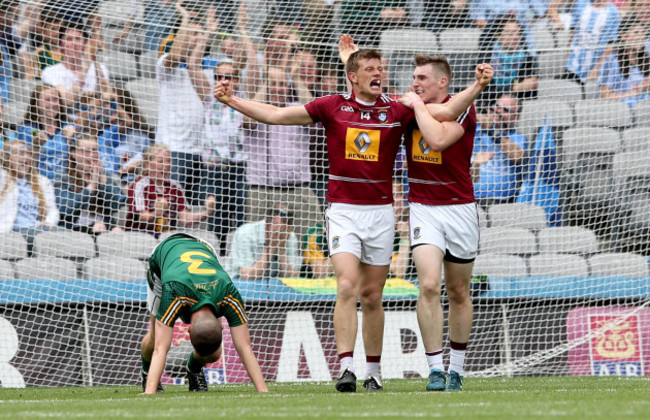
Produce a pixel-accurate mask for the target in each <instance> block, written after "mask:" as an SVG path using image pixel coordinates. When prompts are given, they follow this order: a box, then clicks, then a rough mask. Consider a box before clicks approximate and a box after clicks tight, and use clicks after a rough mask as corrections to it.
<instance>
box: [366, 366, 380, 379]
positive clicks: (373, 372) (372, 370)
mask: <svg viewBox="0 0 650 420" xmlns="http://www.w3.org/2000/svg"><path fill="white" fill-rule="evenodd" d="M371 376H374V377H375V378H379V377H380V376H379V362H366V379H368V378H370V377H371Z"/></svg>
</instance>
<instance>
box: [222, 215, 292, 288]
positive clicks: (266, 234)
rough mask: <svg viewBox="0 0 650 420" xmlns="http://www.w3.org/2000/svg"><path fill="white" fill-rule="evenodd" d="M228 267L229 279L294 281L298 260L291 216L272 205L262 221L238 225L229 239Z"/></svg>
mask: <svg viewBox="0 0 650 420" xmlns="http://www.w3.org/2000/svg"><path fill="white" fill-rule="evenodd" d="M229 263H230V269H229V273H230V275H231V276H233V277H239V278H241V279H242V280H261V279H268V278H277V277H297V276H298V275H299V274H300V265H301V258H300V246H299V244H298V238H297V237H296V234H295V233H294V232H293V213H291V211H290V210H289V209H288V208H287V207H286V206H285V205H283V204H276V205H274V206H273V207H271V208H269V209H268V210H267V212H266V216H265V217H264V218H263V219H262V220H259V221H256V222H250V223H245V224H243V225H241V226H240V227H239V228H238V229H237V230H236V231H235V235H234V237H233V241H232V248H231V250H230V258H229Z"/></svg>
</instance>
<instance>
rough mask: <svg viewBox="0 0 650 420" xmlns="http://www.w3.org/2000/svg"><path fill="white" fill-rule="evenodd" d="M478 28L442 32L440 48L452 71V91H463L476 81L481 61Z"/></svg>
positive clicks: (479, 32)
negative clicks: (476, 73) (476, 70)
mask: <svg viewBox="0 0 650 420" xmlns="http://www.w3.org/2000/svg"><path fill="white" fill-rule="evenodd" d="M480 35H481V30H480V29H478V28H452V29H446V30H443V31H442V32H440V48H441V50H442V54H443V55H444V56H445V57H447V60H448V61H449V65H450V66H451V69H452V74H453V77H452V80H451V83H450V91H454V90H457V89H463V88H465V87H466V86H467V84H468V83H469V82H471V81H472V80H473V79H474V69H475V68H476V65H477V64H478V63H479V60H480V54H481V52H480V50H479V38H480Z"/></svg>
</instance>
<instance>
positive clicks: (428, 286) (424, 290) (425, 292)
mask: <svg viewBox="0 0 650 420" xmlns="http://www.w3.org/2000/svg"><path fill="white" fill-rule="evenodd" d="M440 289H441V286H440V282H439V281H426V282H420V295H422V296H423V297H425V298H427V299H440Z"/></svg>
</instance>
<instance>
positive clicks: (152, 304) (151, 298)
mask: <svg viewBox="0 0 650 420" xmlns="http://www.w3.org/2000/svg"><path fill="white" fill-rule="evenodd" d="M147 309H148V310H149V314H151V315H152V316H156V314H157V313H158V309H160V298H159V297H158V296H156V294H155V293H154V291H153V290H151V289H150V288H149V286H147Z"/></svg>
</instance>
